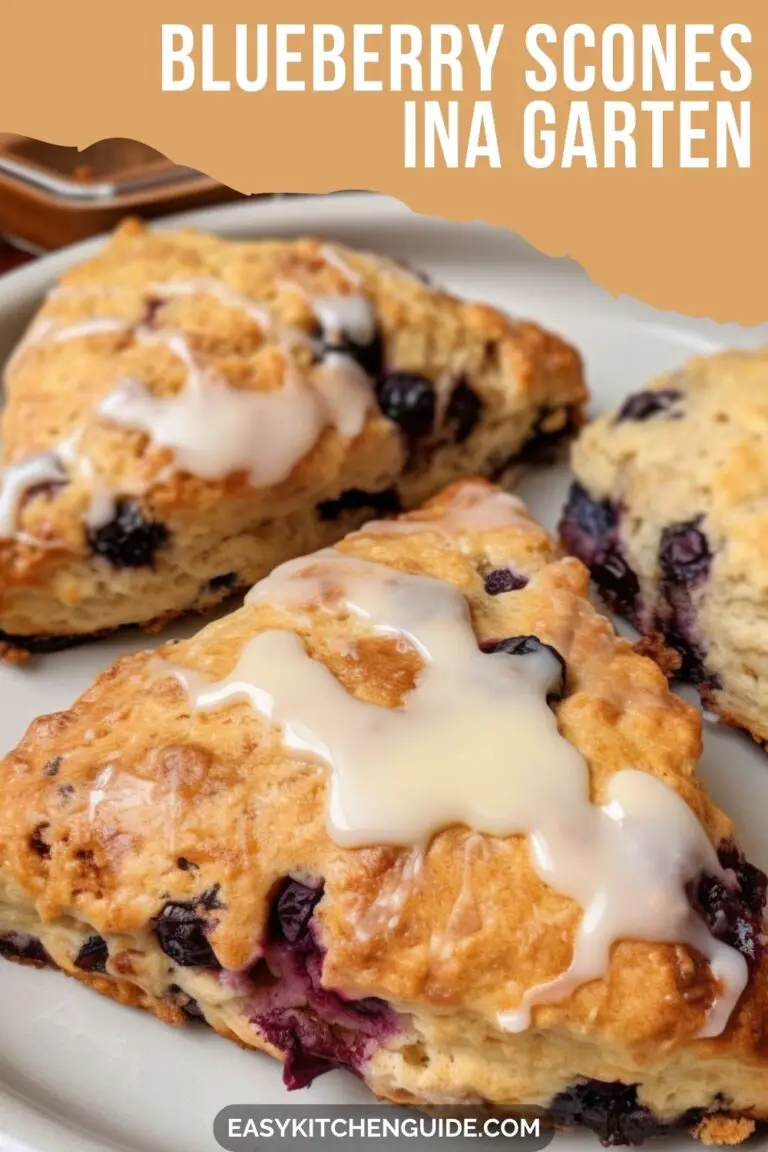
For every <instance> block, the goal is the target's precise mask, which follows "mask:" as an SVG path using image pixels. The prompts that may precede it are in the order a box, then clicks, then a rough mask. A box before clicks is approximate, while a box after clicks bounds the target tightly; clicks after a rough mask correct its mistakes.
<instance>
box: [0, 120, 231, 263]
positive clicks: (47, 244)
mask: <svg viewBox="0 0 768 1152" xmlns="http://www.w3.org/2000/svg"><path fill="white" fill-rule="evenodd" d="M241 198H242V197H241V196H240V194H239V193H237V192H234V191H233V190H232V189H231V188H226V187H224V186H223V185H221V184H218V183H217V182H216V181H215V180H212V179H211V178H210V177H208V176H205V175H204V174H203V173H202V172H197V171H195V170H194V169H193V168H184V167H181V166H179V165H177V164H172V163H171V161H170V160H166V158H165V157H164V156H161V155H160V153H159V152H155V150H154V149H153V148H149V147H148V146H147V145H145V144H139V143H137V142H136V141H135V140H120V139H114V140H100V141H99V142H98V143H97V144H93V145H91V147H89V148H86V149H84V150H83V151H79V150H78V149H77V148H63V147H60V146H59V145H56V144H47V143H45V142H44V141H41V140H33V139H31V138H30V137H28V136H15V135H11V134H8V133H0V274H1V273H4V272H8V271H10V270H11V269H12V268H16V267H19V265H21V264H24V263H26V262H27V261H29V260H32V259H34V258H35V257H36V256H39V255H41V254H42V253H44V252H50V251H52V250H54V249H56V248H62V247H64V246H65V245H66V244H72V243H74V242H75V241H76V240H83V239H85V238H86V237H88V236H93V235H96V234H97V233H99V232H104V231H107V230H108V229H110V228H112V227H113V226H114V225H115V224H117V222H118V221H119V220H121V219H122V218H123V217H124V216H143V217H146V218H153V217H158V216H165V215H168V214H169V213H172V212H180V211H181V210H182V209H184V208H193V207H202V206H203V205H205V204H215V203H219V202H223V201H227V200H237V199H241Z"/></svg>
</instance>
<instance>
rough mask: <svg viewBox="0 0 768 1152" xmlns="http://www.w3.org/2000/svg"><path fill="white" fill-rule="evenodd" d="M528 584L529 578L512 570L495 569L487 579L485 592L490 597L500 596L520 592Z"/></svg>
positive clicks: (489, 573)
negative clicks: (504, 593)
mask: <svg viewBox="0 0 768 1152" xmlns="http://www.w3.org/2000/svg"><path fill="white" fill-rule="evenodd" d="M527 583H528V577H527V576H521V575H520V573H519V572H515V571H514V569H512V568H493V569H491V571H490V572H488V574H487V575H486V577H485V591H486V593H487V594H488V595H489V596H500V595H501V593H502V592H518V591H519V590H520V589H521V588H525V586H526V584H527Z"/></svg>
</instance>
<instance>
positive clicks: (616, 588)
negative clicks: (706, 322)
mask: <svg viewBox="0 0 768 1152" xmlns="http://www.w3.org/2000/svg"><path fill="white" fill-rule="evenodd" d="M573 467H574V471H575V473H576V483H575V484H574V486H573V488H572V490H571V494H570V498H569V500H568V504H567V507H566V509H565V512H564V515H563V520H562V524H561V532H562V536H563V539H564V542H565V544H566V545H567V547H568V548H569V550H570V551H571V552H573V553H574V554H575V555H576V556H578V557H579V558H580V559H581V560H583V561H584V563H585V564H587V565H588V567H589V568H590V569H591V571H592V575H593V577H594V578H595V581H596V582H597V585H598V587H599V588H600V590H601V591H602V593H603V595H604V597H605V599H606V601H607V602H608V603H609V605H610V606H611V607H612V608H613V609H615V610H616V611H617V612H618V613H619V614H621V615H623V616H625V617H626V618H627V619H628V620H630V621H631V622H632V624H634V626H635V627H636V628H637V629H638V630H639V631H640V632H642V633H644V634H645V636H646V637H647V640H645V641H644V645H645V647H646V648H647V649H648V651H649V652H651V653H652V654H653V655H655V656H656V658H657V659H659V660H660V662H661V663H662V665H663V666H664V667H666V668H667V670H668V671H670V672H672V673H674V674H675V675H677V676H679V677H680V678H681V679H684V680H687V681H690V682H691V683H693V684H695V685H697V687H698V689H699V692H700V693H701V696H702V699H703V701H704V703H705V704H706V706H707V707H708V708H710V709H712V710H713V711H714V712H716V713H717V714H718V715H719V716H720V717H721V718H722V719H723V720H725V721H727V722H729V723H732V724H736V725H739V726H741V727H744V728H746V729H748V730H749V731H750V732H751V733H752V735H753V736H754V738H755V739H756V740H758V741H760V742H761V743H764V742H766V741H768V563H767V561H768V351H766V350H763V351H755V352H726V353H722V354H720V355H715V356H709V357H703V358H700V359H697V360H693V361H692V362H691V363H689V364H688V365H687V366H686V367H685V368H684V369H683V370H681V371H679V372H675V373H672V374H670V375H668V376H665V377H663V378H661V379H659V380H656V381H655V382H654V383H653V384H651V386H650V388H649V389H648V390H647V391H645V392H640V393H638V394H637V395H634V396H631V397H630V398H629V399H628V400H627V401H626V402H625V403H624V404H623V405H622V407H621V408H620V409H619V410H618V411H617V412H614V413H612V414H611V415H608V416H604V417H602V418H601V419H599V420H596V421H595V422H594V423H593V424H591V425H590V426H589V427H587V428H586V429H585V430H584V432H583V434H582V435H581V437H580V438H579V441H578V443H577V444H576V445H575V446H574V451H573Z"/></svg>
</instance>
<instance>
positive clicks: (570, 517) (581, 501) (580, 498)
mask: <svg viewBox="0 0 768 1152" xmlns="http://www.w3.org/2000/svg"><path fill="white" fill-rule="evenodd" d="M563 518H564V522H565V523H567V524H572V525H575V526H576V528H578V529H579V530H580V531H581V532H584V533H586V535H587V536H592V537H594V539H596V540H599V539H601V538H602V537H603V536H606V535H607V534H608V533H609V532H610V531H611V529H613V528H615V527H616V522H617V515H616V510H615V508H614V507H613V505H612V504H610V503H609V502H608V501H607V500H594V499H593V498H592V497H591V496H590V494H589V493H588V492H587V490H586V488H584V487H582V485H581V484H579V483H578V482H576V483H574V484H572V485H571V490H570V492H569V493H568V502H567V504H566V505H565V509H564V511H563Z"/></svg>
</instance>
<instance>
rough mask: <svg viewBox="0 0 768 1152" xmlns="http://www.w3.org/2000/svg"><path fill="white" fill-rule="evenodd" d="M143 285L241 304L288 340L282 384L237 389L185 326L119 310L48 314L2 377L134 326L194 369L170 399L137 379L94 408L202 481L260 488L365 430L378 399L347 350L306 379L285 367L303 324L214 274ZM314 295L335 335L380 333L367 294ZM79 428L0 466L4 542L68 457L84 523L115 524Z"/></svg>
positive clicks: (114, 291)
mask: <svg viewBox="0 0 768 1152" xmlns="http://www.w3.org/2000/svg"><path fill="white" fill-rule="evenodd" d="M323 254H324V258H325V259H326V260H327V262H328V263H329V264H332V265H334V266H335V267H336V268H337V270H339V271H341V272H342V274H343V275H344V276H345V278H346V279H347V280H348V281H349V283H350V284H352V285H354V286H357V285H359V283H360V280H359V277H357V276H356V274H355V273H354V272H352V270H351V269H349V268H347V266H346V265H345V264H344V262H343V261H342V260H341V257H340V256H339V255H338V253H336V252H335V250H334V249H332V248H330V247H326V248H324V249H323ZM296 287H297V288H298V286H296ZM129 289H130V286H125V288H123V286H120V285H115V286H112V285H93V284H82V285H80V284H74V285H67V284H64V285H59V286H57V287H55V288H54V289H52V291H51V292H50V293H49V299H54V298H57V297H59V296H69V295H76V296H77V295H88V294H97V295H104V296H107V297H108V296H114V295H119V294H120V292H121V291H123V290H126V291H127V290H129ZM147 293H148V295H150V296H155V297H161V298H163V299H166V298H167V299H171V298H173V297H178V296H195V295H209V296H213V297H214V298H215V299H216V300H218V301H219V302H220V303H222V304H223V305H225V306H226V307H229V308H233V309H236V310H238V311H241V312H243V313H244V314H245V315H247V316H248V317H249V318H250V319H252V320H253V321H254V322H255V323H256V324H258V325H259V326H260V327H261V328H263V329H264V331H265V332H269V333H271V334H273V335H274V336H275V337H276V338H277V339H278V341H279V343H280V344H281V346H282V347H283V351H284V352H285V353H286V363H287V373H286V379H285V382H284V385H283V387H282V388H281V389H279V390H276V391H273V392H255V391H251V390H240V389H235V388H231V387H230V386H229V385H228V384H227V383H226V381H224V380H221V379H217V378H214V377H212V376H211V375H210V374H208V373H206V372H204V371H203V370H202V369H201V368H200V367H199V365H198V364H197V362H196V360H195V357H194V355H193V352H192V350H191V348H190V346H189V343H188V341H187V340H186V339H185V337H184V335H183V334H182V333H180V332H175V331H167V332H164V331H162V330H159V331H155V330H150V329H147V328H141V327H137V326H136V324H135V321H132V320H129V319H127V318H125V317H119V316H94V317H91V318H89V319H85V320H77V321H74V322H72V323H65V324H63V325H62V324H61V323H60V322H59V320H58V318H57V317H55V316H47V317H41V318H40V319H39V320H38V321H37V322H36V323H34V324H33V325H32V326H31V327H30V329H29V331H28V332H27V334H26V336H25V337H24V338H23V339H22V341H21V343H20V344H19V345H18V347H17V348H16V350H15V352H14V353H13V355H12V357H11V358H10V360H9V361H8V363H7V365H6V373H8V372H9V371H10V370H11V369H12V368H13V367H14V366H15V365H16V364H17V363H18V362H19V360H20V359H21V357H22V356H23V355H24V353H26V352H27V351H29V350H30V349H31V348H33V347H35V346H38V345H40V344H43V343H48V342H56V343H63V342H68V341H71V340H76V339H85V338H88V337H91V336H96V335H101V334H105V333H112V332H128V331H132V332H133V333H134V336H135V338H136V339H137V340H140V341H144V342H148V343H151V342H155V343H164V344H165V345H166V346H167V347H168V348H170V349H171V351H172V352H173V354H174V355H175V356H177V357H178V358H179V359H180V360H181V361H182V363H183V364H184V366H185V367H186V369H187V373H188V379H187V384H186V387H185V388H184V390H183V391H182V392H181V393H180V394H177V395H176V396H173V397H157V396H154V395H153V394H152V393H151V392H150V391H149V390H148V389H147V388H146V386H145V385H144V384H143V383H142V382H141V381H138V380H133V379H124V380H122V381H120V382H119V383H118V385H117V386H116V387H115V388H114V389H113V390H112V391H111V392H110V393H109V394H108V395H107V396H106V397H105V398H104V399H103V400H102V401H101V403H100V404H99V405H98V407H97V409H96V411H97V414H98V415H100V416H102V417H104V418H106V419H108V420H110V421H112V422H113V423H116V424H122V425H124V426H126V427H132V428H138V429H140V430H141V431H144V432H146V433H147V434H148V435H149V436H150V438H151V439H152V440H154V442H155V443H156V444H158V445H159V446H161V447H167V448H169V449H170V450H171V451H172V452H173V455H174V459H175V462H176V464H177V466H178V467H180V468H183V469H185V470H187V471H189V472H192V473H193V474H195V475H197V476H200V477H202V478H203V479H213V478H220V477H223V476H226V475H228V474H230V473H233V472H237V471H247V472H248V474H249V476H250V479H251V482H252V483H253V484H254V485H256V486H264V487H266V486H269V485H271V484H275V483H279V482H280V481H281V480H284V479H285V478H286V476H287V475H288V474H289V473H290V471H291V469H292V468H293V467H294V466H295V465H296V464H297V463H298V462H299V460H300V459H301V458H302V457H303V456H304V455H306V453H307V452H308V451H309V450H310V449H311V448H312V447H313V446H314V444H315V443H316V442H317V440H318V438H319V436H320V434H321V433H322V431H323V429H324V428H325V427H327V426H329V425H332V426H334V427H336V428H337V429H338V431H339V432H340V434H341V435H342V436H346V437H349V438H350V439H353V438H354V437H356V436H358V435H359V434H360V432H361V431H362V428H363V426H364V423H365V417H366V414H367V412H368V410H369V408H370V407H371V405H372V402H373V395H372V391H371V385H370V381H369V380H368V377H367V376H366V374H365V372H364V371H363V370H362V368H360V366H359V365H358V364H357V363H356V362H355V361H354V360H352V359H351V358H349V357H347V356H345V355H343V354H342V353H339V352H331V353H329V354H328V355H326V356H325V358H324V360H323V362H322V364H320V365H318V366H316V367H315V368H314V370H313V372H312V375H311V377H310V378H304V377H301V376H300V375H299V374H298V372H297V371H296V370H295V369H294V368H293V367H292V366H291V365H290V363H288V351H289V349H290V346H291V345H292V344H295V343H296V341H297V340H298V341H303V342H307V343H311V338H310V337H309V336H308V335H307V334H306V333H304V332H299V331H294V330H290V331H289V330H288V329H285V328H283V327H281V326H280V325H278V324H277V323H276V321H275V319H274V317H273V315H272V313H271V311H270V309H269V308H268V307H266V306H264V305H261V304H258V303H257V302H256V301H254V300H253V299H251V298H250V297H249V296H246V295H244V294H243V293H240V292H237V291H236V290H235V289H233V288H231V287H230V286H229V285H228V284H225V283H224V282H222V281H218V280H216V279H214V278H212V277H204V278H196V279H187V280H167V281H158V282H152V283H150V284H149V285H148V286H147ZM310 303H311V305H312V307H313V309H314V310H315V313H316V315H317V317H318V319H319V320H320V322H321V323H322V324H323V326H324V328H325V329H326V331H328V332H329V333H330V334H332V335H334V336H338V337H341V336H343V335H346V336H348V337H349V338H350V339H351V340H353V341H354V342H356V343H359V344H367V343H368V342H369V341H370V340H372V339H373V336H374V335H375V318H374V314H373V310H372V308H371V305H370V303H369V301H368V299H367V298H366V297H365V296H363V295H362V294H353V295H341V296H338V297H331V296H323V297H317V298H311V300H310ZM82 431H83V429H80V430H79V431H77V432H75V433H74V434H73V435H72V436H70V437H69V438H68V439H67V440H65V441H64V442H63V443H62V444H59V445H56V446H55V447H54V448H52V449H51V450H50V451H49V452H46V453H42V454H40V455H39V456H35V457H32V458H30V459H29V460H26V461H23V462H21V463H20V464H19V465H16V466H14V467H13V470H10V469H6V470H5V471H4V472H2V473H0V539H3V538H5V537H13V536H14V535H15V534H16V524H17V516H18V510H19V507H20V505H21V503H22V502H23V499H24V496H25V493H26V492H28V491H29V490H30V488H32V487H34V486H35V485H36V484H39V483H44V482H46V481H48V480H51V479H59V480H63V479H66V472H65V471H64V467H63V466H64V465H66V467H67V468H68V469H70V470H73V471H78V472H79V473H80V475H81V476H82V477H83V479H84V480H85V481H86V483H88V484H89V485H90V486H91V487H92V488H93V491H92V494H91V498H90V502H89V507H88V511H87V513H86V517H85V521H86V523H87V525H88V527H89V528H91V529H94V528H98V527H100V526H102V525H103V524H105V523H107V522H108V521H109V519H110V517H111V515H112V513H113V511H114V504H115V499H114V494H113V493H112V492H111V491H110V490H109V489H108V487H107V486H106V484H105V483H104V482H103V481H101V480H100V479H99V477H98V476H97V474H96V471H95V469H94V467H93V464H92V462H91V461H90V460H89V459H87V458H86V457H85V456H83V455H81V454H79V453H78V451H77V448H78V445H79V442H80V440H81V437H82ZM54 471H55V473H56V475H55V476H54V475H53V473H54Z"/></svg>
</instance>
